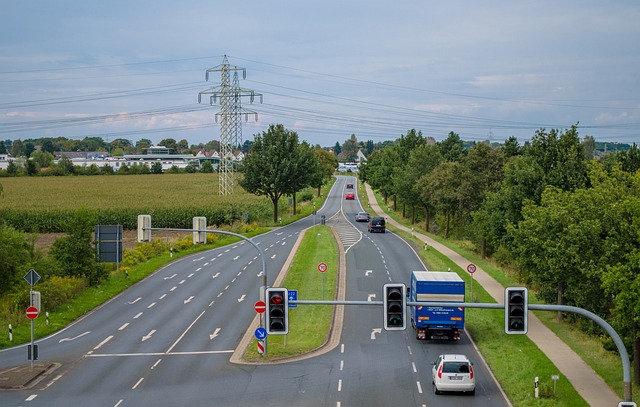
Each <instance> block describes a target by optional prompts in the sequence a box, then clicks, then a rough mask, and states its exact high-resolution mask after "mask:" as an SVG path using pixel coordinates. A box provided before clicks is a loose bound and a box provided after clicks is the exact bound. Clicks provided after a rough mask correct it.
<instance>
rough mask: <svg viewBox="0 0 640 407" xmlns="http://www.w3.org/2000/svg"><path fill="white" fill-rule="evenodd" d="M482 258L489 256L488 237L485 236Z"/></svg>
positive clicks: (483, 238)
mask: <svg viewBox="0 0 640 407" xmlns="http://www.w3.org/2000/svg"><path fill="white" fill-rule="evenodd" d="M482 258H483V259H486V258H487V238H486V237H484V236H483V237H482Z"/></svg>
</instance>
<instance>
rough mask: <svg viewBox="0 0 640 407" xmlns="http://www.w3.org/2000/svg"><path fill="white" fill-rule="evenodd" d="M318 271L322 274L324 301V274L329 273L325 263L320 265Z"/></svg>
mask: <svg viewBox="0 0 640 407" xmlns="http://www.w3.org/2000/svg"><path fill="white" fill-rule="evenodd" d="M318 271H319V272H320V273H321V274H322V299H323V300H324V273H325V271H327V265H326V264H325V263H320V264H318Z"/></svg>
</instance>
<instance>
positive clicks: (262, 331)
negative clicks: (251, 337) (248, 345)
mask: <svg viewBox="0 0 640 407" xmlns="http://www.w3.org/2000/svg"><path fill="white" fill-rule="evenodd" d="M254 334H255V336H256V339H258V340H263V339H264V338H266V337H267V330H266V329H264V328H258V329H256V332H255V333H254Z"/></svg>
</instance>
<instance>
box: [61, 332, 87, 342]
mask: <svg viewBox="0 0 640 407" xmlns="http://www.w3.org/2000/svg"><path fill="white" fill-rule="evenodd" d="M90 333H91V331H87V332H85V333H83V334H80V335H78V336H74V337H73V338H63V339H60V340H59V341H58V343H62V342H70V341H73V340H75V339H78V338H80V337H83V336H85V335H89V334H90Z"/></svg>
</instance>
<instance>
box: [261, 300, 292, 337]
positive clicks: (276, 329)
mask: <svg viewBox="0 0 640 407" xmlns="http://www.w3.org/2000/svg"><path fill="white" fill-rule="evenodd" d="M266 295H267V322H266V325H267V327H266V328H267V333H268V334H270V335H286V334H287V333H289V293H288V291H287V289H286V288H267V291H266Z"/></svg>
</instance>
